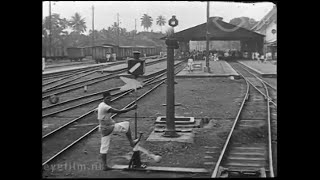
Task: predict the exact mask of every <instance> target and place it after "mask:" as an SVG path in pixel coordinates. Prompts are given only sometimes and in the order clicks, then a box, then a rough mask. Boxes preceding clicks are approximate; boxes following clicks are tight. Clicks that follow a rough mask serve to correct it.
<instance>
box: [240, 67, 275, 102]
mask: <svg viewBox="0 0 320 180" xmlns="http://www.w3.org/2000/svg"><path fill="white" fill-rule="evenodd" d="M239 64H240V66H242V69H244V70H245V71H247V72H248V73H250V74H251V75H253V76H254V77H255V78H257V79H258V80H259V81H261V83H263V84H266V85H268V86H270V87H271V88H272V89H273V90H275V91H277V89H276V88H275V87H273V86H272V85H270V84H269V83H268V82H266V81H265V80H263V79H261V78H260V77H259V76H257V75H256V74H254V73H252V72H250V71H249V70H248V69H249V68H248V67H247V66H245V65H243V64H241V63H239ZM243 67H245V68H243ZM250 70H251V71H253V70H252V69H250ZM266 90H267V89H266ZM268 97H269V98H270V96H269V95H268ZM271 101H272V99H271ZM272 102H273V101H272ZM273 104H274V105H275V106H277V104H276V103H274V102H273Z"/></svg>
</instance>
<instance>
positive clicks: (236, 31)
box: [161, 19, 264, 41]
mask: <svg viewBox="0 0 320 180" xmlns="http://www.w3.org/2000/svg"><path fill="white" fill-rule="evenodd" d="M206 29H207V23H203V24H200V25H197V26H195V27H192V28H188V29H185V30H182V31H180V32H176V33H174V35H173V36H174V37H175V38H177V39H178V40H180V41H182V40H185V41H188V40H191V41H199V40H202V41H205V40H206ZM209 34H210V35H209V38H210V40H244V39H255V38H263V37H264V35H263V34H259V33H256V32H254V31H250V30H248V29H245V28H242V27H239V26H236V25H233V24H230V23H226V22H224V21H222V20H219V19H216V20H215V21H213V20H212V19H211V20H210V21H209ZM165 38H166V37H162V38H161V39H165Z"/></svg>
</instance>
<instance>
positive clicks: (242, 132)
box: [211, 63, 276, 178]
mask: <svg viewBox="0 0 320 180" xmlns="http://www.w3.org/2000/svg"><path fill="white" fill-rule="evenodd" d="M230 64H231V66H232V67H233V68H234V69H235V70H236V71H237V72H238V73H239V74H240V75H241V76H242V77H243V78H244V79H245V81H246V84H247V92H246V94H245V97H244V99H243V101H242V103H241V106H240V108H239V111H238V114H237V116H236V118H235V121H234V123H233V125H232V127H231V130H230V132H229V134H228V137H227V139H226V141H225V144H224V146H223V147H222V150H221V152H220V155H219V158H218V160H217V161H216V163H215V166H214V170H213V173H212V176H211V177H212V178H221V177H274V165H275V163H274V162H273V156H274V154H273V148H272V145H273V144H274V143H273V140H274V138H275V137H274V136H272V132H274V131H275V129H272V127H271V126H272V124H271V121H276V119H275V117H274V116H272V113H276V106H274V102H273V101H272V99H271V98H270V97H269V93H268V88H267V86H266V85H265V84H264V83H262V82H261V81H259V80H258V79H255V77H253V76H252V74H250V73H248V72H247V71H246V70H244V69H243V68H241V66H240V65H238V64H237V63H230ZM242 73H243V74H242ZM270 105H271V106H273V107H271V106H270ZM273 126H274V125H273ZM273 128H276V127H273Z"/></svg>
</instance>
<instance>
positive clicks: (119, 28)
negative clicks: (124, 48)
mask: <svg viewBox="0 0 320 180" xmlns="http://www.w3.org/2000/svg"><path fill="white" fill-rule="evenodd" d="M117 17H118V46H120V41H119V34H120V24H119V13H117Z"/></svg>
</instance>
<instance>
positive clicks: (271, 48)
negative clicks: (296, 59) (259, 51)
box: [251, 6, 277, 60]
mask: <svg viewBox="0 0 320 180" xmlns="http://www.w3.org/2000/svg"><path fill="white" fill-rule="evenodd" d="M251 30H252V31H255V32H257V33H260V34H263V35H265V38H264V42H263V54H266V53H271V54H272V56H271V58H272V59H273V60H276V59H277V7H276V6H273V8H272V9H271V11H269V13H268V14H267V15H265V16H264V17H263V18H262V19H261V20H260V21H259V22H258V23H257V24H256V25H254V26H253V27H252V28H251Z"/></svg>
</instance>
